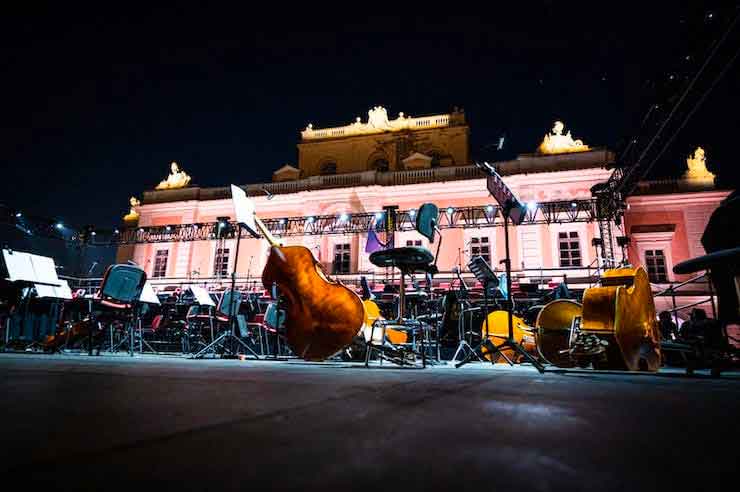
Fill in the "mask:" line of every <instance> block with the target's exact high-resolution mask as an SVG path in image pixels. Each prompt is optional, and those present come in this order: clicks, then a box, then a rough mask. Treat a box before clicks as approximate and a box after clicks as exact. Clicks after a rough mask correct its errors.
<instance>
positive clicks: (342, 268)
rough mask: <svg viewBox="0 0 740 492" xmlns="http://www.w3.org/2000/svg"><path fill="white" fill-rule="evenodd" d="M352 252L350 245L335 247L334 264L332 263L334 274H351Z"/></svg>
mask: <svg viewBox="0 0 740 492" xmlns="http://www.w3.org/2000/svg"><path fill="white" fill-rule="evenodd" d="M349 264H350V250H349V243H342V244H335V245H334V263H332V273H350V271H349Z"/></svg>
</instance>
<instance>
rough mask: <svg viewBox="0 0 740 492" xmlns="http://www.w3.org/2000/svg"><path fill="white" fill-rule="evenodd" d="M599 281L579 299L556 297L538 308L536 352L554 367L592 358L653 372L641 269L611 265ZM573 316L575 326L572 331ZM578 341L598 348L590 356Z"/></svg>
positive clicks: (655, 340) (654, 329) (655, 353)
mask: <svg viewBox="0 0 740 492" xmlns="http://www.w3.org/2000/svg"><path fill="white" fill-rule="evenodd" d="M600 284H601V285H599V286H597V287H591V288H589V289H586V290H585V291H584V293H583V303H582V304H579V303H577V302H574V301H570V300H565V299H561V300H556V301H552V302H551V303H549V304H547V305H546V306H545V307H544V308H543V309H542V311H540V313H539V315H538V317H537V322H536V327H537V345H538V350H539V352H540V355H542V357H543V358H544V359H546V360H547V361H548V362H550V363H551V364H554V365H556V366H558V367H573V366H574V365H579V366H585V365H588V364H589V363H593V366H594V368H595V369H612V370H628V371H653V372H654V371H657V370H658V369H659V368H660V359H661V354H660V333H659V332H658V324H657V320H656V316H655V304H654V302H653V295H652V292H651V290H650V281H649V280H648V275H647V272H645V269H644V268H642V267H637V268H614V269H611V270H607V271H605V272H604V274H603V275H602V276H601V279H600ZM578 317H580V320H581V323H580V327H579V328H578V329H577V331H576V332H574V328H573V319H574V318H578ZM579 345H580V346H590V347H596V348H599V349H600V352H601V353H600V355H598V356H592V355H591V354H590V353H589V351H588V350H586V351H584V350H583V349H582V348H579ZM567 354H570V355H567Z"/></svg>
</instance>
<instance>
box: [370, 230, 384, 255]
mask: <svg viewBox="0 0 740 492" xmlns="http://www.w3.org/2000/svg"><path fill="white" fill-rule="evenodd" d="M385 248H386V245H385V244H383V243H381V242H380V239H378V235H377V234H375V231H374V230H372V229H370V230H369V231H367V243H365V253H374V252H376V251H380V250H381V249H385Z"/></svg>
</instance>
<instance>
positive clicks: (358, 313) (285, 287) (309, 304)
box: [254, 215, 365, 361]
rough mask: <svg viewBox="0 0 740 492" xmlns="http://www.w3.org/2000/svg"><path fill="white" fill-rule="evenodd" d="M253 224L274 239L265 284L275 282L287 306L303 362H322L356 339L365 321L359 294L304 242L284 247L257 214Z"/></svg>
mask: <svg viewBox="0 0 740 492" xmlns="http://www.w3.org/2000/svg"><path fill="white" fill-rule="evenodd" d="M254 219H255V225H256V226H257V228H258V229H259V230H260V232H261V233H262V234H263V235H264V237H265V239H267V241H268V242H269V243H270V246H271V248H270V256H269V257H268V258H267V264H266V265H265V268H264V270H263V271H262V283H263V285H264V287H265V289H267V290H270V289H271V288H272V286H273V284H276V285H277V287H278V289H279V290H280V295H281V296H282V297H283V299H282V301H283V302H282V307H284V309H285V313H286V319H285V331H286V340H287V344H288V346H289V347H290V349H291V350H292V351H293V353H295V354H296V355H298V356H299V357H301V358H303V359H305V360H312V361H318V360H324V359H326V358H327V357H330V356H332V355H334V354H336V353H337V352H339V351H340V350H342V349H344V348H345V347H347V346H349V345H350V344H351V343H352V340H353V338H354V337H355V336H356V335H357V334H358V333H359V332H360V330H361V329H362V327H363V324H364V322H365V309H364V307H363V304H362V300H361V299H360V297H359V296H358V295H357V294H356V293H355V292H353V291H352V290H350V289H349V288H347V287H346V286H344V285H343V284H341V283H340V282H338V281H335V280H331V279H329V278H328V277H327V276H326V274H325V273H324V272H323V270H322V268H321V264H320V263H319V262H318V261H316V259H315V258H314V256H313V254H311V251H310V250H309V249H308V248H306V247H304V246H282V245H281V244H280V243H279V242H278V241H277V240H276V239H275V238H274V237H273V236H272V234H271V233H270V231H269V230H268V229H267V227H266V226H265V224H264V223H263V222H262V221H261V220H260V219H259V217H257V216H256V215H255V217H254Z"/></svg>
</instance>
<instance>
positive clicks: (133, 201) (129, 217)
mask: <svg viewBox="0 0 740 492" xmlns="http://www.w3.org/2000/svg"><path fill="white" fill-rule="evenodd" d="M128 203H129V204H130V205H131V208H130V209H129V212H128V213H127V214H126V215H124V216H123V220H125V221H126V222H133V221H136V220H139V212H137V211H136V208H135V207H138V206H139V205H141V202H140V201H139V200H138V199H137V198H136V197H135V196H132V197H131V198H129V200H128Z"/></svg>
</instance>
